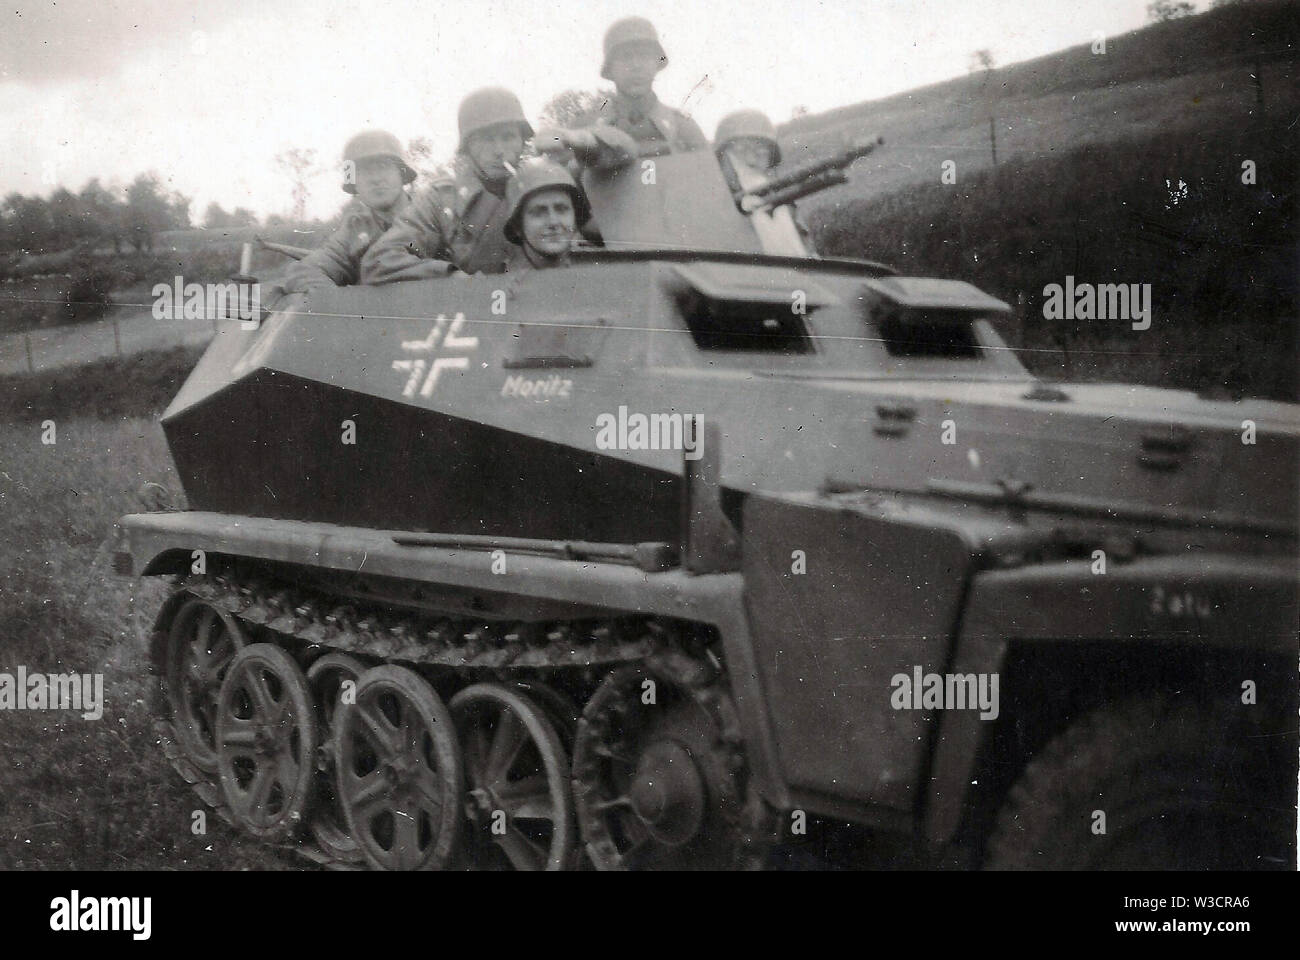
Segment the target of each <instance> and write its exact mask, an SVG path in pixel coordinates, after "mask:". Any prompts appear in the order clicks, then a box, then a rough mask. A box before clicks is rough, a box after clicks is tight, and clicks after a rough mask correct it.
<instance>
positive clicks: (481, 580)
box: [118, 153, 1300, 869]
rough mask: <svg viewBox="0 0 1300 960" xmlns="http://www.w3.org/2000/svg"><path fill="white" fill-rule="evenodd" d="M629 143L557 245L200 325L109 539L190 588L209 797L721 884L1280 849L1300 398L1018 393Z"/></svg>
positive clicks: (328, 831)
mask: <svg viewBox="0 0 1300 960" xmlns="http://www.w3.org/2000/svg"><path fill="white" fill-rule="evenodd" d="M650 163H651V165H652V166H651V168H649V169H650V170H651V175H649V176H647V169H648V168H646V167H645V164H644V163H642V164H641V165H639V166H636V167H633V168H630V169H625V170H622V171H618V172H614V173H604V174H599V175H597V174H588V176H587V182H586V189H587V192H588V195H589V198H590V200H591V203H592V208H593V211H594V216H595V221H596V224H597V225H598V227H599V230H600V234H601V236H602V237H603V240H604V245H603V247H599V248H595V249H591V250H587V251H583V252H579V253H578V254H576V255H575V257H574V260H573V263H572V265H570V266H568V267H566V268H562V269H551V270H536V271H529V272H526V273H522V274H503V275H491V276H485V275H478V276H472V277H458V278H448V279H441V280H430V281H418V282H410V283H401V284H393V285H390V286H383V287H347V288H338V289H332V290H328V291H323V292H322V291H317V292H313V293H311V294H300V295H295V296H293V297H290V298H287V299H285V300H283V301H281V302H280V303H279V304H277V305H276V306H275V309H274V310H273V312H272V313H271V314H270V316H269V317H268V318H266V319H265V321H264V322H262V323H261V324H260V326H259V327H258V328H257V329H255V330H244V329H240V328H239V326H238V325H232V326H231V327H230V328H229V329H223V330H222V331H221V332H220V333H219V335H218V336H217V337H216V339H215V340H214V341H213V343H212V345H211V346H210V347H209V349H208V350H207V352H206V353H205V355H204V356H203V358H202V359H201V361H200V362H199V364H198V366H197V368H196V369H195V370H194V372H193V374H192V375H191V376H190V378H189V380H188V381H187V382H186V383H185V385H184V387H183V388H182V390H181V391H180V393H179V394H178V395H177V397H176V398H175V400H174V401H173V402H172V404H171V406H170V407H169V408H168V409H167V411H166V412H165V414H164V416H163V425H164V428H165V431H166V436H167V439H168V443H169V445H170V449H171V453H172V456H173V458H174V460H175V464H176V468H177V470H178V471H179V475H180V478H181V480H182V482H183V485H184V489H185V494H186V497H187V499H188V506H189V509H186V510H183V511H164V512H155V513H146V514H139V515H134V516H130V517H126V518H125V519H124V520H123V522H122V526H123V529H124V531H125V533H124V536H125V538H126V541H127V542H126V543H125V544H124V545H123V547H122V549H121V551H120V552H119V554H118V561H119V567H118V569H119V572H121V573H123V574H128V575H132V576H141V575H144V576H171V577H174V578H175V581H176V582H175V588H174V592H172V593H171V594H170V595H169V598H168V599H167V600H166V601H165V602H164V603H163V605H162V608H161V611H160V612H159V615H158V618H157V623H156V628H155V630H154V632H153V635H152V641H151V644H152V650H151V654H152V662H153V664H154V668H155V670H156V673H157V679H158V691H159V692H158V701H159V718H160V719H159V722H160V727H159V729H160V732H161V734H162V735H163V740H164V745H165V747H166V749H167V751H168V755H169V756H170V757H171V758H172V760H173V761H174V763H175V765H176V767H177V769H178V770H179V771H180V772H181V773H182V775H183V776H184V777H185V778H186V779H187V780H188V781H190V782H191V783H193V784H194V786H195V788H196V789H197V790H198V792H199V793H200V795H201V796H202V797H203V798H204V799H205V800H206V801H207V802H209V803H211V804H212V805H214V806H215V807H217V808H218V809H219V810H220V811H221V812H222V813H223V815H225V816H226V817H227V818H228V819H229V820H230V821H231V822H233V823H234V824H236V825H237V826H238V827H239V828H240V829H242V830H244V831H246V832H248V833H250V834H252V835H255V836H257V837H260V838H264V839H265V840H266V841H268V842H272V843H279V844H291V845H293V846H294V847H295V848H296V849H298V850H301V851H303V852H306V853H307V854H308V855H310V856H312V857H314V858H316V859H318V860H320V861H323V862H327V863H329V864H332V865H339V866H343V865H350V864H351V865H355V864H368V865H370V866H372V867H375V868H383V869H405V868H457V867H492V866H500V867H505V868H510V867H514V868H521V869H566V868H580V867H591V866H594V867H596V868H600V869H612V868H714V869H720V868H741V867H753V866H760V865H763V864H765V863H771V862H774V861H776V862H779V861H780V856H779V853H780V852H781V851H796V850H797V849H798V845H799V844H800V843H808V842H809V841H810V840H812V839H814V838H815V837H816V836H817V835H818V834H817V831H819V830H829V829H831V827H830V825H831V824H836V825H840V826H838V827H837V828H836V829H843V827H842V825H843V824H846V823H847V824H852V825H854V827H853V830H854V831H856V832H855V833H854V835H855V836H858V837H860V838H862V840H861V842H863V843H864V844H865V845H866V847H867V848H868V850H869V849H870V848H871V846H872V845H873V844H876V843H879V844H881V848H882V849H883V848H885V847H888V846H889V845H891V844H892V845H895V846H897V844H899V843H901V844H902V845H903V847H904V848H906V849H908V850H909V851H911V853H912V854H914V855H915V856H916V857H918V858H920V860H919V862H921V863H924V864H931V865H935V866H939V865H960V866H966V867H974V866H980V867H985V868H1038V867H1050V868H1097V869H1103V868H1104V869H1114V868H1123V867H1155V868H1166V867H1168V868H1199V867H1241V868H1268V867H1279V868H1285V867H1291V868H1294V866H1295V856H1296V851H1295V832H1296V831H1295V826H1296V819H1295V814H1296V811H1295V784H1296V762H1297V761H1296V757H1297V739H1296V709H1297V695H1296V660H1297V602H1298V598H1297V565H1296V561H1297V542H1296V539H1297V502H1298V496H1297V495H1298V493H1300V490H1298V487H1297V484H1298V478H1300V470H1298V469H1297V466H1298V457H1300V409H1297V408H1296V407H1295V406H1291V405H1286V404H1280V403H1272V402H1254V401H1241V402H1216V401H1211V400H1207V399H1201V398H1198V397H1197V396H1195V395H1193V394H1191V393H1186V392H1179V391H1172V390H1161V389H1152V388H1147V387H1136V386H1124V385H1112V384H1067V383H1046V382H1040V381H1039V380H1037V379H1036V378H1035V377H1034V376H1031V375H1030V374H1029V373H1028V372H1027V371H1026V369H1025V367H1024V366H1022V364H1021V363H1020V362H1019V361H1018V359H1017V357H1016V354H1015V352H1014V351H1013V350H1012V349H1009V348H1008V346H1007V344H1006V343H1005V342H1004V341H1003V339H1001V337H1000V336H999V335H998V333H997V330H996V327H995V321H996V320H997V318H998V316H999V315H1000V314H1002V313H1004V312H1005V311H1006V310H1007V307H1006V305H1005V304H1003V303H1002V302H1001V301H999V300H997V299H995V298H994V297H992V296H989V295H987V294H985V293H982V292H981V291H979V290H977V289H975V288H974V287H972V286H970V285H968V284H966V283H962V282H958V281H953V280H944V279H935V278H927V277H906V276H899V275H897V274H896V273H895V272H894V271H893V270H891V269H889V268H888V267H886V266H882V265H879V264H874V263H868V262H860V261H851V260H838V259H831V258H818V257H813V256H810V255H808V254H807V253H806V252H805V251H804V249H803V247H802V246H801V245H800V240H799V235H798V233H797V231H796V230H795V228H794V225H793V222H792V221H791V220H790V218H789V212H788V209H787V208H785V207H783V206H782V205H781V204H778V203H765V202H763V196H764V193H763V190H762V189H751V188H752V187H753V184H750V185H748V187H746V188H745V189H747V190H748V191H749V192H747V193H746V195H745V197H742V198H741V201H742V202H737V199H736V198H735V197H734V196H733V195H732V193H731V191H730V189H729V188H728V184H727V183H726V182H725V181H724V179H723V177H722V176H721V174H720V172H719V169H718V166H717V164H716V162H715V159H714V158H713V157H712V156H711V155H708V154H705V153H700V154H685V155H670V156H664V157H659V158H655V159H654V160H653V161H650ZM787 187H788V184H786V185H783V186H781V187H780V189H779V190H778V191H777V193H779V194H780V195H781V203H784V202H785V200H787V199H789V196H790V194H789V192H788V189H787ZM767 196H768V197H769V198H770V197H771V196H772V191H768V193H767ZM810 846H813V845H812V844H810ZM774 851H776V853H774ZM790 856H791V857H793V856H794V853H793V852H792V853H791V854H790ZM788 860H789V858H787V862H788ZM913 862H916V861H913Z"/></svg>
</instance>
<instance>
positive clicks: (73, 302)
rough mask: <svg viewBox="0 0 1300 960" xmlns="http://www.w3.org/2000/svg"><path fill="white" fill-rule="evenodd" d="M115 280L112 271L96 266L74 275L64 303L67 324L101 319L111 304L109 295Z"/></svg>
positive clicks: (82, 269) (84, 268) (85, 268)
mask: <svg viewBox="0 0 1300 960" xmlns="http://www.w3.org/2000/svg"><path fill="white" fill-rule="evenodd" d="M116 279H117V277H116V274H115V272H114V271H112V270H108V269H105V268H104V267H102V266H98V265H93V266H89V267H83V268H81V269H80V270H78V271H77V272H76V273H74V274H73V276H72V282H71V283H70V284H69V285H68V299H67V301H66V302H65V303H64V318H65V319H66V320H67V322H68V323H80V322H84V321H87V320H98V319H99V318H100V317H102V316H103V315H104V314H105V312H107V310H108V308H109V306H110V305H111V304H112V302H113V301H112V300H111V299H110V298H109V293H110V292H111V291H112V290H113V287H114V285H115V282H116Z"/></svg>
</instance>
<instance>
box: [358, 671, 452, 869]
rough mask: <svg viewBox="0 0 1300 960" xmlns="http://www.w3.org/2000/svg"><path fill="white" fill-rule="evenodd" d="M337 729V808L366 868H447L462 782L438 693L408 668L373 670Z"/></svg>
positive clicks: (363, 679)
mask: <svg viewBox="0 0 1300 960" xmlns="http://www.w3.org/2000/svg"><path fill="white" fill-rule="evenodd" d="M334 729H335V731H336V739H337V742H338V748H337V749H338V753H337V763H338V771H337V773H338V784H337V796H338V802H339V806H340V807H342V809H343V814H344V816H345V818H346V820H347V825H348V832H349V833H350V834H351V835H352V839H353V840H355V841H356V843H357V846H358V847H360V848H361V853H362V855H363V856H364V857H365V858H366V861H367V862H368V863H369V864H370V865H371V866H372V867H374V868H375V869H377V870H440V869H442V868H443V867H444V866H446V865H447V862H448V860H449V859H450V857H451V854H452V851H453V850H454V849H455V846H456V841H457V838H458V837H459V835H460V820H461V806H460V804H461V793H462V783H463V778H462V777H463V775H462V767H461V755H460V744H459V742H458V740H457V738H456V730H455V728H454V727H453V725H452V719H451V714H450V713H449V712H448V710H447V707H446V706H445V705H444V704H443V702H442V700H440V699H439V698H438V695H437V694H436V693H434V691H433V688H432V687H430V686H429V685H428V684H427V683H426V682H425V681H424V679H423V678H422V677H421V676H420V675H419V674H417V673H415V672H413V671H411V670H408V669H406V668H405V667H399V666H395V665H392V664H385V665H384V666H380V667H374V668H372V669H370V670H367V671H366V672H365V673H363V674H362V675H361V679H360V680H359V681H358V682H357V702H356V704H355V705H354V706H352V708H351V709H349V710H343V711H340V712H338V713H337V714H336V716H335V720H334Z"/></svg>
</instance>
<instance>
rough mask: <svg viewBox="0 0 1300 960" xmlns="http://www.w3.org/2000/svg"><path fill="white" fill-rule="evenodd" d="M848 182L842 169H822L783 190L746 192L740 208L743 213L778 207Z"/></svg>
mask: <svg viewBox="0 0 1300 960" xmlns="http://www.w3.org/2000/svg"><path fill="white" fill-rule="evenodd" d="M848 182H849V177H848V174H846V173H845V172H844V171H843V170H823V171H822V172H821V173H819V174H817V175H816V176H814V177H810V178H809V179H807V180H804V181H803V182H801V183H794V184H791V185H790V186H788V187H786V188H785V189H784V190H776V191H767V192H764V193H761V194H757V195H755V194H748V195H746V196H745V197H744V198H743V199H742V200H741V209H742V210H744V211H745V213H750V212H752V211H754V210H761V209H763V208H765V207H779V206H781V204H783V203H794V202H795V201H796V200H798V199H800V198H801V197H806V196H808V194H810V193H816V192H817V191H818V190H825V189H826V188H827V187H834V186H837V185H838V184H841V183H848Z"/></svg>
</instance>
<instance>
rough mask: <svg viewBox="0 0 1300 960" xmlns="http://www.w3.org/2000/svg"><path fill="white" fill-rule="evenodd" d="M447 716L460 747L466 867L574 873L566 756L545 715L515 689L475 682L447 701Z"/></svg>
mask: <svg viewBox="0 0 1300 960" xmlns="http://www.w3.org/2000/svg"><path fill="white" fill-rule="evenodd" d="M451 713H452V717H453V718H454V720H455V721H456V728H457V729H458V730H460V731H461V736H462V737H463V741H464V751H465V780H466V798H465V812H466V815H467V816H468V819H469V823H470V827H469V834H468V837H467V839H468V843H467V851H466V852H467V855H468V858H469V859H470V861H471V863H472V864H473V865H475V866H493V865H498V866H505V867H513V868H514V869H516V870H564V869H566V868H569V867H571V866H572V865H573V862H574V857H573V853H574V842H575V831H574V820H573V799H572V797H571V796H570V793H569V755H568V753H567V752H566V751H565V749H564V745H563V743H562V742H561V740H560V736H559V735H558V734H557V733H556V731H555V727H554V726H553V725H552V723H551V722H550V720H549V719H547V716H546V713H545V712H544V710H543V708H542V707H540V706H539V705H537V704H535V703H533V702H532V701H531V700H530V699H529V698H528V697H526V696H524V695H523V694H522V693H521V692H520V691H519V690H512V689H509V688H507V687H503V686H500V685H498V684H495V683H480V684H475V685H474V686H472V687H467V688H465V689H464V690H462V691H461V692H460V693H458V694H456V696H454V697H453V698H452V700H451Z"/></svg>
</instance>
